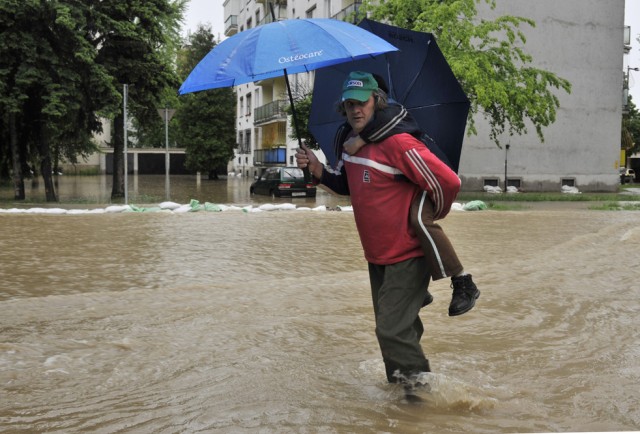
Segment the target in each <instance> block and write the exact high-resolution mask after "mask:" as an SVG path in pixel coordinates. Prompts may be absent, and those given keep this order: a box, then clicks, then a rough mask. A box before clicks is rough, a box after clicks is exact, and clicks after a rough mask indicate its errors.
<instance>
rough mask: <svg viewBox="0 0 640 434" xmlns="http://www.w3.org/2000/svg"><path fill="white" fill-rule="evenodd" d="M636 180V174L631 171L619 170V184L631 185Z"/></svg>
mask: <svg viewBox="0 0 640 434" xmlns="http://www.w3.org/2000/svg"><path fill="white" fill-rule="evenodd" d="M635 180H636V172H635V171H634V170H633V169H626V168H621V169H620V183H621V184H631V183H632V182H635Z"/></svg>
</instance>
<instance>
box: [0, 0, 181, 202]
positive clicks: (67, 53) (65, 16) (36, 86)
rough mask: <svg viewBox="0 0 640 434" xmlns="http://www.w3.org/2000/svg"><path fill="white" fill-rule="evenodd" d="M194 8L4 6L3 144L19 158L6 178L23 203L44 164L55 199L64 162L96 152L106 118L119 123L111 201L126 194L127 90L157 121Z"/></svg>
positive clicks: (149, 4)
mask: <svg viewBox="0 0 640 434" xmlns="http://www.w3.org/2000/svg"><path fill="white" fill-rule="evenodd" d="M185 3H186V0H147V1H144V2H140V1H137V0H86V1H82V2H78V1H75V0H48V1H41V0H3V1H2V2H0V143H2V144H1V145H0V147H2V151H3V152H2V155H3V156H5V155H11V156H12V158H11V161H9V160H8V159H0V165H2V166H0V167H3V168H2V169H0V174H3V173H7V172H11V173H12V174H13V177H14V185H15V186H16V198H17V199H24V183H23V177H24V175H25V174H26V173H28V171H29V170H30V169H32V168H33V167H36V169H38V168H39V170H40V172H41V174H42V176H43V177H44V180H45V191H46V195H47V200H48V201H55V200H56V196H55V191H54V190H53V182H52V180H51V173H52V171H53V166H54V165H55V161H57V159H58V158H61V157H64V158H66V159H67V160H69V161H71V162H75V161H76V160H77V158H78V156H82V155H85V154H87V153H89V152H90V151H92V150H94V147H93V144H92V141H91V137H92V135H93V133H95V132H99V131H100V130H101V123H100V120H99V116H106V117H114V116H115V120H114V134H113V138H114V142H113V145H114V157H115V158H114V190H113V192H112V196H119V195H122V192H123V189H124V186H123V183H122V151H123V142H122V136H123V135H122V131H123V130H122V127H123V120H122V110H121V106H122V95H121V92H122V88H123V86H122V85H123V84H129V85H130V95H131V100H130V110H131V113H132V114H133V115H134V116H135V117H136V119H137V120H138V121H139V122H140V124H141V125H147V124H148V123H149V122H153V121H156V122H157V121H158V120H159V117H158V115H157V113H156V108H157V107H162V106H163V103H162V101H160V99H161V97H162V96H163V95H164V94H165V93H164V92H165V90H166V89H167V88H168V87H173V88H174V89H175V88H176V87H177V85H178V80H177V75H176V71H175V70H174V67H173V65H174V62H173V53H175V44H176V43H177V41H179V37H178V30H179V23H180V20H181V19H182V13H183V10H184V5H185ZM7 144H8V145H7ZM5 150H6V151H7V152H6V153H5V152H4V151H5ZM7 166H8V167H10V169H8V170H7V169H6V167H7ZM20 193H21V194H20Z"/></svg>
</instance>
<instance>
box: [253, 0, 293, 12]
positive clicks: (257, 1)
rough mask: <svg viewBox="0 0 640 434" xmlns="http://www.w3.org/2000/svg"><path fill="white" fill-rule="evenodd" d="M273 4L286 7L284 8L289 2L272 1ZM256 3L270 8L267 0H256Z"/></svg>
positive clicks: (282, 0)
mask: <svg viewBox="0 0 640 434" xmlns="http://www.w3.org/2000/svg"><path fill="white" fill-rule="evenodd" d="M271 2H273V4H274V5H284V6H286V5H287V0H271ZM256 3H258V4H263V5H265V7H268V6H269V2H268V1H265V0H256ZM267 12H268V11H267Z"/></svg>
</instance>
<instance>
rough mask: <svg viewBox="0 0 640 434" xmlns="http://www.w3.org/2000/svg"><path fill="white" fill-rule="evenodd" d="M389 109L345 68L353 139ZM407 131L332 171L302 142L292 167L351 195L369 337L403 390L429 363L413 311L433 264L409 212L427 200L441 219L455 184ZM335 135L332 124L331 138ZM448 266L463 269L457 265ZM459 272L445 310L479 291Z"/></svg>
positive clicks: (374, 88) (461, 308)
mask: <svg viewBox="0 0 640 434" xmlns="http://www.w3.org/2000/svg"><path fill="white" fill-rule="evenodd" d="M388 108H389V106H388V104H387V97H386V94H385V93H384V92H383V91H382V90H381V89H379V87H378V83H377V82H376V80H375V79H374V78H373V76H372V75H371V74H369V73H366V72H359V71H356V72H352V73H351V74H349V77H348V78H347V79H346V81H345V82H344V84H343V87H342V102H341V104H340V110H341V112H342V113H343V114H344V115H346V118H347V123H348V126H349V127H350V129H351V131H350V133H349V134H348V135H347V137H349V138H354V137H355V136H357V135H358V134H360V133H361V132H363V130H364V129H365V127H367V125H369V124H370V123H371V122H372V121H373V120H374V118H375V116H376V114H377V113H380V114H381V118H383V117H384V113H385V110H387V109H388ZM410 132H411V131H409V130H407V132H403V131H402V128H399V127H397V126H396V127H395V129H394V130H393V134H389V135H384V134H381V136H382V137H381V139H380V141H379V142H378V143H376V144H373V145H368V146H364V147H362V148H360V149H358V146H355V148H347V149H351V150H352V151H354V152H357V154H356V155H349V154H348V153H343V154H342V159H341V160H340V161H339V162H338V164H337V166H336V168H335V169H331V168H325V167H324V166H323V165H322V164H321V163H320V162H319V161H318V159H317V157H316V156H315V155H314V154H313V153H312V152H311V151H310V150H309V149H308V148H306V146H303V149H300V150H298V153H297V154H296V160H297V163H298V167H301V168H304V167H308V168H309V171H310V172H311V174H312V175H313V176H314V178H315V179H316V180H318V182H319V183H320V184H323V185H324V186H326V187H327V188H329V189H330V190H332V191H334V192H335V193H337V194H342V195H350V196H351V202H352V205H353V212H354V217H355V221H356V226H357V228H358V233H359V235H360V240H361V242H362V247H363V249H364V255H365V258H366V259H367V261H368V266H369V279H370V283H371V294H372V299H373V308H374V313H375V318H376V337H377V338H378V343H379V345H380V349H381V352H382V358H383V360H384V364H385V370H386V375H387V380H388V381H389V382H392V383H402V384H404V385H405V388H406V389H407V392H408V393H411V392H413V391H414V389H415V387H416V386H417V385H420V384H423V383H424V376H423V375H422V374H423V373H425V372H430V369H429V361H428V360H427V358H426V357H425V355H424V352H423V351H422V347H421V346H420V338H421V337H422V333H423V331H424V328H423V325H422V321H421V320H420V317H419V315H418V314H419V311H420V308H421V307H423V306H424V305H426V304H429V303H430V302H431V301H432V297H431V295H430V294H429V292H428V286H429V280H430V278H431V274H430V270H431V268H430V267H432V265H430V263H429V262H428V261H427V259H426V258H425V253H424V252H423V250H422V247H421V243H420V238H419V237H418V236H417V235H416V232H417V231H416V230H414V228H412V226H411V220H410V219H409V211H410V209H411V208H412V206H413V204H414V202H420V200H421V198H422V200H423V202H424V199H425V198H428V199H427V200H426V202H429V203H430V209H431V218H433V217H436V218H442V217H444V216H445V215H446V214H447V213H448V212H449V210H450V208H451V204H452V203H453V200H454V199H455V197H456V195H457V193H458V191H459V190H460V179H459V178H458V176H457V175H456V174H455V172H453V171H452V170H451V169H450V168H449V167H448V166H447V165H446V164H445V163H443V162H442V161H441V160H440V159H438V158H437V157H436V156H435V155H434V154H433V153H432V152H431V151H429V149H428V148H427V147H426V146H425V144H424V143H423V142H421V141H420V140H418V139H417V138H416V137H414V136H413V135H411V134H410ZM340 134H341V133H340V130H339V132H338V135H337V136H340ZM348 143H349V141H347V142H346V143H345V144H348ZM424 192H426V195H425V194H423V193H424ZM415 209H417V208H416V207H415V206H414V210H415ZM433 210H437V212H434V211H433ZM422 217H423V216H422V215H420V214H417V211H416V218H414V219H412V220H414V223H416V224H417V223H419V222H418V220H420V218H422ZM418 226H419V225H418ZM431 226H435V229H434V228H431V230H430V232H431V231H433V230H439V231H440V232H441V236H442V237H444V238H445V239H446V235H444V233H443V232H442V230H441V229H440V228H439V226H438V225H435V224H433V223H431ZM447 241H448V240H447ZM432 249H433V246H432ZM451 250H452V251H453V249H451ZM454 255H455V252H454ZM456 259H457V258H456ZM434 271H435V272H436V273H437V275H439V277H443V276H442V275H441V273H440V272H438V271H437V270H434ZM453 272H455V273H460V272H462V266H461V265H460V267H459V269H457V270H453ZM466 276H468V277H465V278H464V279H463V281H462V284H459V285H458V286H457V287H456V285H455V282H456V281H455V280H453V282H454V291H453V298H452V302H451V305H450V309H449V312H450V314H452V315H459V314H461V313H464V312H467V311H468V310H470V309H471V308H472V307H473V305H474V304H475V299H476V298H478V296H479V294H480V292H479V291H478V289H477V288H476V287H475V285H474V284H473V281H472V280H471V276H469V275H466ZM452 308H453V310H452Z"/></svg>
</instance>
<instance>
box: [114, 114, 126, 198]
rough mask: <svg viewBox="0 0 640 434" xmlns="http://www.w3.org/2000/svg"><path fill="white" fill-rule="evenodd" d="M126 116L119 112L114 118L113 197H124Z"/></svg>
mask: <svg viewBox="0 0 640 434" xmlns="http://www.w3.org/2000/svg"><path fill="white" fill-rule="evenodd" d="M123 122H124V116H123V115H122V114H119V115H117V116H116V117H115V119H114V120H113V134H112V135H111V144H112V145H113V187H112V189H111V198H112V199H114V198H119V197H124V155H123V152H124V137H123V136H124V125H123Z"/></svg>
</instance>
